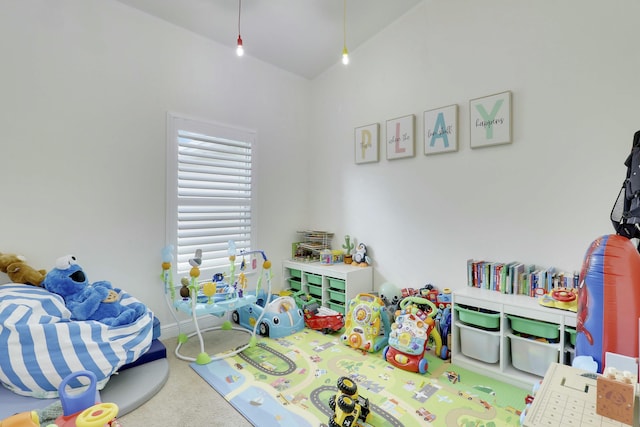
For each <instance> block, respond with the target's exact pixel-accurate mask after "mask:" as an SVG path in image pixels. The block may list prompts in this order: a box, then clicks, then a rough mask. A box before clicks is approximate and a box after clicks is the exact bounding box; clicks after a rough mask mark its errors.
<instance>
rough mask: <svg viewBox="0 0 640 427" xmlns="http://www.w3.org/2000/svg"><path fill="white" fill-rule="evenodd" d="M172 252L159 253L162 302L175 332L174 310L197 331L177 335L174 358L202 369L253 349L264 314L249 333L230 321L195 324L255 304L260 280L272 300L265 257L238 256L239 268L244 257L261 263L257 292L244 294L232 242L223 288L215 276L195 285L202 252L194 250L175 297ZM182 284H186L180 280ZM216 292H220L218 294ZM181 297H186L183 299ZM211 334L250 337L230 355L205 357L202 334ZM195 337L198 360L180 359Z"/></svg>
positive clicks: (268, 268) (241, 254)
mask: <svg viewBox="0 0 640 427" xmlns="http://www.w3.org/2000/svg"><path fill="white" fill-rule="evenodd" d="M173 250H174V248H173V246H171V245H169V246H166V247H165V248H163V249H162V281H163V283H164V292H165V300H166V301H167V304H168V305H169V308H170V309H171V313H172V314H173V316H174V319H175V320H176V324H177V325H178V328H180V323H181V322H180V321H179V320H178V318H177V316H176V314H175V313H174V309H175V310H179V311H182V312H184V313H187V314H189V315H191V318H192V320H193V323H194V325H195V329H196V331H195V332H193V333H191V334H190V335H186V334H184V333H182V332H180V330H179V331H178V345H177V346H176V350H175V354H176V357H178V358H179V359H182V360H186V361H190V362H196V363H197V364H200V365H204V364H207V363H209V362H211V361H213V360H219V359H223V358H226V357H230V356H234V355H236V354H238V353H240V352H242V351H244V350H245V349H247V348H249V347H252V346H254V345H255V344H256V332H257V326H258V325H259V324H260V323H261V322H260V321H261V318H262V316H263V314H260V316H258V319H257V320H256V321H255V327H253V329H252V330H248V329H247V328H245V327H234V326H233V325H232V323H231V321H229V320H228V319H227V320H225V321H224V322H223V323H222V325H220V326H213V327H210V328H207V329H203V330H201V329H200V326H199V324H198V318H199V317H200V316H204V315H213V316H217V317H222V316H224V315H227V314H231V313H232V312H234V311H235V310H237V309H239V308H241V307H244V306H246V305H250V304H255V303H256V302H257V295H259V294H260V288H261V284H262V280H263V278H265V279H266V282H267V294H266V299H265V300H269V299H271V261H269V260H268V259H267V256H266V255H265V253H264V252H263V251H259V250H255V251H241V252H240V256H242V259H243V262H242V264H241V268H242V267H243V266H244V257H245V256H250V255H252V254H259V255H261V256H262V259H263V262H262V271H261V273H260V275H259V278H258V283H257V286H256V292H254V293H253V294H251V293H244V292H243V288H244V287H245V286H246V278H245V277H244V273H242V272H241V273H240V275H239V276H238V278H237V280H236V275H235V272H236V246H235V243H234V242H233V241H229V249H228V252H229V275H228V280H229V281H228V283H226V284H223V283H219V282H220V280H219V279H221V277H220V276H214V280H215V281H216V282H215V283H213V282H204V283H200V282H199V281H198V279H199V277H200V264H201V262H202V251H201V250H197V251H196V252H195V256H194V257H193V258H191V259H190V260H189V264H190V265H191V270H190V271H189V279H187V280H186V283H183V287H182V288H181V289H180V294H181V295H180V297H177V295H176V289H175V286H174V284H173V274H172V269H171V263H172V261H173ZM223 278H224V276H223V277H222V279H223ZM183 279H185V278H183ZM183 282H185V281H184V280H183ZM185 288H186V289H187V290H188V292H184V291H183V290H184V289H185ZM219 290H220V292H218V291H219ZM184 295H187V296H186V297H185V296H184ZM294 305H295V303H294ZM264 312H265V311H264V310H263V311H262V313H264ZM300 318H302V315H300ZM301 322H302V325H303V327H304V322H303V321H302V320H301ZM213 330H236V331H242V332H246V333H248V334H249V335H250V336H251V337H250V339H249V342H248V343H247V344H245V345H243V346H240V347H237V348H236V349H235V350H233V351H229V352H225V353H221V354H220V355H218V356H212V355H210V354H208V353H206V352H205V350H204V339H203V337H202V332H207V331H213ZM196 335H197V336H198V340H199V341H200V353H199V354H198V356H197V357H196V358H192V357H188V356H184V355H182V354H181V353H180V349H181V347H182V344H184V343H186V342H187V341H188V339H189V338H191V337H193V336H196Z"/></svg>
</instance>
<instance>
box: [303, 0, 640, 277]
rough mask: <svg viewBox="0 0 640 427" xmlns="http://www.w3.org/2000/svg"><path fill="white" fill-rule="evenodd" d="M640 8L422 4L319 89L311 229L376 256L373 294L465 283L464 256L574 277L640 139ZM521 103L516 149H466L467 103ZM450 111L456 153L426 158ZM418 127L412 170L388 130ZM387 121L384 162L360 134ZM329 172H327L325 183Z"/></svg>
mask: <svg viewBox="0 0 640 427" xmlns="http://www.w3.org/2000/svg"><path fill="white" fill-rule="evenodd" d="M638 16H640V3H638V2H635V1H632V0H620V1H616V2H601V1H597V0H589V1H581V0H565V1H561V2H558V1H552V0H539V1H535V2H533V1H524V0H518V1H514V0H484V1H481V2H479V1H474V0H455V1H438V0H425V1H424V2H423V3H421V4H419V5H418V6H416V8H414V9H413V10H412V11H410V12H409V13H407V14H406V15H405V16H404V17H402V18H401V19H399V20H398V21H397V22H395V23H394V24H393V25H391V26H389V27H388V28H386V29H384V30H383V31H382V32H381V33H380V34H379V35H377V36H376V37H375V38H374V39H372V40H370V41H369V42H367V43H366V45H364V46H361V47H359V48H358V49H357V50H356V51H354V52H353V53H352V55H351V63H350V64H349V66H348V67H347V68H345V67H343V66H342V65H341V64H338V65H336V66H335V67H334V68H332V69H331V70H329V71H328V72H326V73H324V74H323V75H322V76H320V77H319V78H318V79H316V80H315V81H314V82H313V91H312V96H311V100H312V104H313V105H312V114H311V116H312V118H313V129H314V132H313V145H312V146H311V155H310V157H312V158H314V159H317V161H318V162H319V163H320V164H323V165H324V168H323V169H322V173H319V174H317V175H314V176H313V178H314V179H313V181H312V184H311V193H312V194H313V197H312V199H311V206H310V212H312V217H311V218H310V220H309V222H310V224H313V225H314V226H315V227H318V228H326V229H329V230H332V231H334V232H335V233H336V235H337V236H338V237H339V238H338V239H337V240H341V238H342V236H343V235H344V234H345V233H348V234H351V235H353V236H355V237H356V238H357V239H358V240H360V241H363V242H365V243H366V244H368V247H369V248H370V252H371V256H372V258H373V259H374V266H375V280H376V286H379V285H380V284H381V283H383V282H387V281H388V282H392V283H394V284H396V285H398V286H399V287H405V286H412V287H420V286H422V285H424V284H426V283H433V284H434V285H436V286H438V287H440V288H443V287H450V288H456V287H461V286H465V285H466V276H465V266H466V260H467V259H469V258H476V259H485V260H493V261H516V260H517V261H521V262H525V263H532V264H538V265H541V266H545V267H549V266H555V267H557V268H561V269H564V270H568V271H573V270H576V269H579V268H580V266H581V263H582V258H583V255H584V253H585V251H586V249H587V247H588V245H589V244H590V243H591V241H592V240H593V239H595V238H596V237H598V236H600V235H602V234H608V233H611V232H613V228H612V226H611V225H610V222H609V213H610V210H611V208H612V206H613V202H614V200H615V197H616V196H617V193H618V190H619V188H620V185H621V183H622V180H623V178H624V174H625V173H626V169H625V167H624V165H623V162H624V160H625V158H626V156H627V155H628V154H629V151H630V149H631V143H632V137H633V134H634V132H635V131H636V130H638V129H639V128H640V121H639V117H640V103H639V102H638V100H639V99H640V85H638V75H637V70H638V69H640V51H639V50H638V48H637V40H638V37H637V17H638ZM506 90H510V91H512V92H513V125H514V128H513V143H512V144H509V145H502V146H495V147H488V148H482V149H474V150H472V149H470V146H469V125H468V120H469V108H468V102H469V100H470V99H472V98H476V97H480V96H484V95H489V94H493V93H497V92H502V91H506ZM451 104H457V105H458V108H459V110H458V111H459V127H458V128H459V137H460V138H459V150H458V152H455V153H447V154H439V155H435V156H425V155H424V148H423V141H424V139H423V136H422V132H423V118H422V117H423V116H422V114H423V112H424V111H425V110H430V109H433V108H437V107H442V106H446V105H451ZM407 114H415V115H416V135H418V137H417V141H416V152H417V154H416V156H415V158H410V159H401V160H394V161H387V160H386V154H385V153H386V152H385V148H384V138H385V122H386V120H387V119H392V118H395V117H399V116H404V115H407ZM376 122H377V123H380V128H381V132H380V141H381V150H380V158H381V160H380V161H379V162H378V163H374V164H365V165H355V164H354V153H353V152H354V147H353V133H354V128H355V127H358V126H362V125H366V124H370V123H376ZM319 172H320V171H319Z"/></svg>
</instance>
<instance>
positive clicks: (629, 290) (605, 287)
mask: <svg viewBox="0 0 640 427" xmlns="http://www.w3.org/2000/svg"><path fill="white" fill-rule="evenodd" d="M638 301H640V254H639V253H638V251H637V249H636V248H635V247H634V246H633V243H632V242H631V240H629V239H628V238H626V237H622V236H618V235H607V236H602V237H600V238H598V239H596V240H595V241H594V242H593V243H591V246H590V247H589V249H588V250H587V252H586V254H585V258H584V261H583V264H582V269H581V271H580V279H579V285H578V312H577V319H576V330H577V334H576V356H591V357H592V358H593V359H594V360H595V361H596V362H597V363H598V372H600V373H602V369H603V364H604V360H605V353H606V352H611V353H618V354H621V355H624V356H629V357H634V358H635V357H638V321H637V319H638V318H640V304H638ZM634 319H636V320H634Z"/></svg>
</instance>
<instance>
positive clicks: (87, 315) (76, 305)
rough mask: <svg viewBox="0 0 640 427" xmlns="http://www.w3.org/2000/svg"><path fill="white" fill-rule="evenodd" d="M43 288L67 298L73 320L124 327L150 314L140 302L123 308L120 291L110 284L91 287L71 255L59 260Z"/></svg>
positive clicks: (100, 282) (104, 283) (96, 284)
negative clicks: (94, 321) (145, 313)
mask: <svg viewBox="0 0 640 427" xmlns="http://www.w3.org/2000/svg"><path fill="white" fill-rule="evenodd" d="M43 286H44V288H45V289H47V290H48V291H49V292H53V293H56V294H58V295H60V296H62V298H64V302H65V305H66V306H67V308H68V309H69V311H71V319H72V320H97V321H99V322H102V323H105V324H107V325H110V326H120V325H128V324H130V323H132V322H133V321H134V320H136V319H137V318H138V317H140V316H141V315H142V314H143V313H144V312H145V311H146V306H145V305H144V304H142V303H140V302H135V303H132V304H129V305H126V306H125V305H122V304H121V303H120V296H121V294H120V292H121V291H120V289H117V288H113V287H112V286H111V283H110V282H107V281H104V280H103V281H99V282H94V283H93V284H89V280H88V279H87V276H86V275H85V274H84V271H83V270H82V267H80V266H79V265H78V264H77V262H76V258H75V257H74V256H71V255H67V256H64V257H61V258H58V260H57V261H56V268H54V269H52V270H51V271H50V272H49V273H47V275H46V276H45V278H44V281H43Z"/></svg>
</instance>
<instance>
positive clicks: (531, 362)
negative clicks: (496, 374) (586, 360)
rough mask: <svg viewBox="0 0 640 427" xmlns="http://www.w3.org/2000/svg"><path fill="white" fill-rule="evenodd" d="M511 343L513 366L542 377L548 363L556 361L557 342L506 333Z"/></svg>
mask: <svg viewBox="0 0 640 427" xmlns="http://www.w3.org/2000/svg"><path fill="white" fill-rule="evenodd" d="M507 337H509V342H510V344H511V364H512V365H513V366H514V368H516V369H519V370H521V371H525V372H529V373H531V374H535V375H538V376H540V377H544V374H545V373H546V372H547V369H549V365H551V364H552V363H553V362H557V361H558V356H559V354H560V352H559V351H558V345H557V344H547V343H544V342H540V341H536V340H532V339H528V338H522V337H519V336H516V335H513V334H507Z"/></svg>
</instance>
